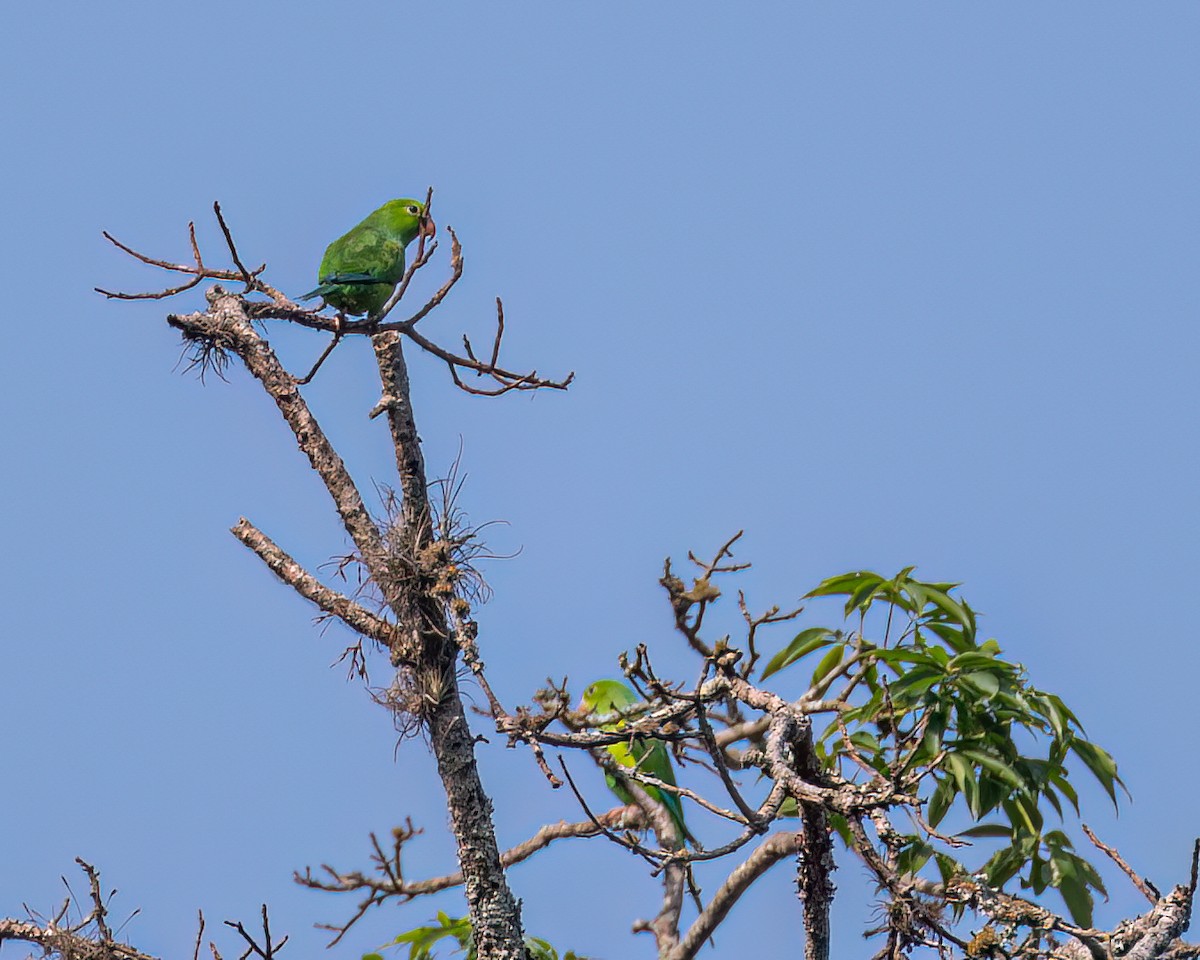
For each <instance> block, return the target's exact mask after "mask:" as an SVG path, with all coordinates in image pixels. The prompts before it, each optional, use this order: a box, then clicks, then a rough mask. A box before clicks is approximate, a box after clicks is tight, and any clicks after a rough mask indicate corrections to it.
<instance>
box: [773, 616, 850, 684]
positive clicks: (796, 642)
mask: <svg viewBox="0 0 1200 960" xmlns="http://www.w3.org/2000/svg"><path fill="white" fill-rule="evenodd" d="M835 636H836V634H835V633H834V632H833V631H832V630H830V629H829V628H828V627H809V628H808V629H807V630H801V631H800V632H799V633H798V634H796V636H795V637H793V638H792V642H791V643H789V644H788V645H787V646H786V647H784V648H783V649H782V650H780V651H779V652H778V653H777V654H775V656H773V657H772V658H771V659H770V660H769V661H768V662H767V665H766V666H765V667H764V668H763V672H762V678H763V679H764V680H765V679H766V678H767V677H769V676H771V674H773V673H778V672H779V671H780V670H782V669H783V668H784V667H788V666H791V665H792V664H793V663H795V662H796V661H797V660H799V659H801V658H802V657H804V656H806V655H807V654H810V653H812V652H813V651H814V650H819V649H820V648H821V647H824V646H826V645H828V644H829V643H832V642H833V638H834V637H835Z"/></svg>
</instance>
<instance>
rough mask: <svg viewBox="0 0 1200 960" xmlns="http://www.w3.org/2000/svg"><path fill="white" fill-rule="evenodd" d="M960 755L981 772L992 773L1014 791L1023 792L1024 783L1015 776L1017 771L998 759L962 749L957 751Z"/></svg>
mask: <svg viewBox="0 0 1200 960" xmlns="http://www.w3.org/2000/svg"><path fill="white" fill-rule="evenodd" d="M958 752H959V754H960V755H962V756H964V757H967V758H968V759H969V760H973V761H974V762H975V763H977V764H978V765H979V767H980V768H981V769H983V770H986V771H988V773H993V774H995V775H996V776H997V777H999V778H1000V779H1001V780H1003V781H1004V782H1005V783H1007V784H1008V785H1009V786H1010V787H1012V788H1013V789H1014V790H1025V789H1026V784H1025V781H1024V780H1022V779H1021V777H1020V776H1018V775H1017V771H1016V770H1014V769H1013V768H1012V767H1010V766H1009V765H1008V764H1007V763H1005V762H1004V761H1003V760H1001V759H1000V758H999V757H994V756H992V755H991V754H987V753H984V752H982V751H980V750H968V749H962V750H959V751H958Z"/></svg>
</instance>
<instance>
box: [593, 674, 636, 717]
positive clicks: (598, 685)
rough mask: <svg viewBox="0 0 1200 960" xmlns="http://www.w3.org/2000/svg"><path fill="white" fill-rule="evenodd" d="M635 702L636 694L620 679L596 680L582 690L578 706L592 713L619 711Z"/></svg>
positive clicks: (626, 708)
mask: <svg viewBox="0 0 1200 960" xmlns="http://www.w3.org/2000/svg"><path fill="white" fill-rule="evenodd" d="M637 702H638V697H637V694H635V693H634V692H633V691H632V690H631V689H629V687H628V686H626V685H625V684H624V683H622V682H621V681H620V680H597V681H596V682H595V683H592V684H589V685H588V686H587V688H586V689H585V690H584V691H583V702H582V703H581V704H580V707H581V708H583V709H587V710H590V711H591V712H592V713H599V714H606V713H619V712H620V711H622V710H628V709H629V708H630V707H632V706H633V705H634V704H635V703H637Z"/></svg>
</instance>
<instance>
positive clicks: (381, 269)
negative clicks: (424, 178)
mask: <svg viewBox="0 0 1200 960" xmlns="http://www.w3.org/2000/svg"><path fill="white" fill-rule="evenodd" d="M436 232H437V227H436V226H435V225H434V222H433V221H432V220H431V219H430V218H429V214H428V213H427V212H426V210H425V204H423V203H419V202H417V201H416V200H389V201H388V202H387V203H385V204H384V205H383V206H382V207H380V208H379V209H378V210H376V211H375V212H374V213H372V214H371V215H370V216H369V217H367V219H365V220H364V221H363V222H362V223H360V224H359V225H358V226H357V227H354V228H352V229H351V230H350V231H349V232H348V233H345V234H343V235H342V236H340V237H338V238H337V239H336V240H334V241H333V243H331V244H330V245H329V246H328V247H327V248H326V249H325V256H324V257H322V258H321V268H320V269H319V270H318V271H317V279H318V280H319V281H320V284H321V285H320V286H319V287H317V289H315V290H312V291H310V292H309V293H306V294H305V295H304V296H302V297H301V298H300V299H301V300H312V299H313V298H314V297H324V299H325V302H326V303H327V304H329V305H330V306H331V307H333V308H334V309H336V310H338V311H339V312H341V313H348V314H351V315H357V314H361V313H365V314H374V313H377V312H378V311H379V310H380V308H381V307H382V306H383V305H384V304H385V303H387V299H388V297H390V296H391V295H392V291H393V290H395V289H396V284H398V283H399V282H400V280H401V279H402V278H403V277H404V248H405V247H407V246H408V245H409V244H410V243H412V242H413V240H415V239H416V238H417V237H419V236H424V237H433V235H434V234H435V233H436Z"/></svg>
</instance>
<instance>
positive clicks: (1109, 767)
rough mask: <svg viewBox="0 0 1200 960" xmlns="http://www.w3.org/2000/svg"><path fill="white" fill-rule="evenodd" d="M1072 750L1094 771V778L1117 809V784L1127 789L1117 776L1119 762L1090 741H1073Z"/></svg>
mask: <svg viewBox="0 0 1200 960" xmlns="http://www.w3.org/2000/svg"><path fill="white" fill-rule="evenodd" d="M1071 749H1072V750H1074V751H1075V755H1076V756H1077V757H1079V759H1080V760H1082V761H1083V762H1084V765H1085V766H1086V767H1087V768H1088V769H1089V770H1091V771H1092V776H1094V777H1095V778H1096V779H1097V780H1099V781H1100V785H1101V786H1102V787H1104V790H1105V792H1106V793H1107V794H1108V798H1109V799H1110V800H1111V801H1112V804H1113V806H1114V807H1115V806H1116V805H1117V792H1116V789H1115V784H1120V785H1121V787H1122V788H1124V787H1125V784H1124V783H1122V782H1121V778H1120V777H1118V776H1117V762H1116V761H1115V760H1114V759H1113V758H1112V757H1111V756H1110V755H1109V753H1108V751H1107V750H1105V749H1104V748H1103V747H1098V746H1096V745H1095V744H1094V743H1091V742H1090V741H1088V740H1082V739H1075V740H1072V741H1071Z"/></svg>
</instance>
